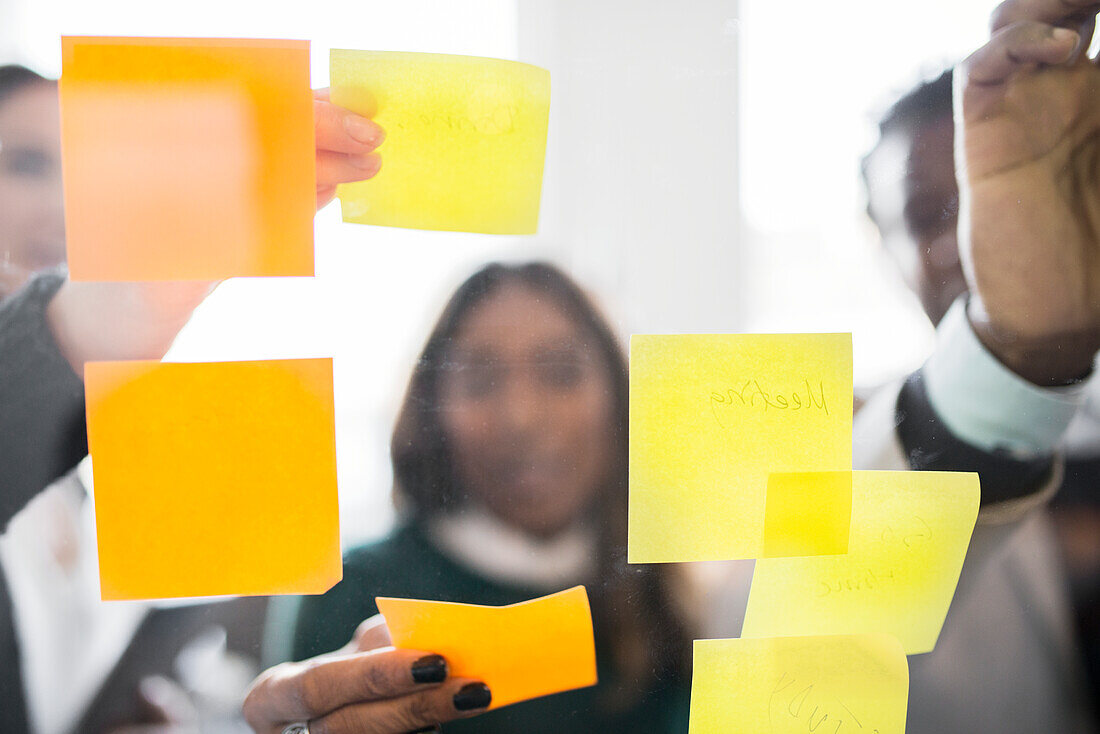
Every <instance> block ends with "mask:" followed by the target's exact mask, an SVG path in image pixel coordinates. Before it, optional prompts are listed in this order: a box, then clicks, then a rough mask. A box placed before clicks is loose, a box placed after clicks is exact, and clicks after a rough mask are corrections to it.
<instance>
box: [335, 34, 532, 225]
mask: <svg viewBox="0 0 1100 734" xmlns="http://www.w3.org/2000/svg"><path fill="white" fill-rule="evenodd" d="M330 82H331V98H332V101H333V102H334V103H335V104H338V105H340V106H342V107H346V108H348V109H350V110H353V111H355V112H358V113H360V114H363V115H368V116H370V117H372V118H373V119H374V121H375V122H377V123H378V124H379V125H381V126H382V127H383V128H384V129H385V131H386V142H385V143H384V144H383V146H382V148H381V150H380V152H381V154H382V160H383V163H382V170H381V171H380V172H379V173H378V175H377V176H375V177H374V178H373V179H371V180H369V181H362V182H359V183H350V184H343V185H341V186H339V187H337V192H336V193H337V196H338V197H339V198H340V205H341V209H342V211H343V216H344V221H345V222H356V223H359V224H379V225H385V226H389V227H409V228H414V229H438V230H452V231H460V232H483V233H487V234H534V233H535V231H536V230H537V229H538V218H539V198H540V195H541V191H542V169H543V162H544V160H545V158H546V131H547V125H548V122H549V114H550V72H548V71H546V70H545V69H541V68H539V67H537V66H531V65H529V64H521V63H517V62H515V61H505V60H502V59H486V58H478V57H474V56H449V55H445V54H422V53H397V52H386V51H348V50H341V49H333V50H332V53H331V57H330Z"/></svg>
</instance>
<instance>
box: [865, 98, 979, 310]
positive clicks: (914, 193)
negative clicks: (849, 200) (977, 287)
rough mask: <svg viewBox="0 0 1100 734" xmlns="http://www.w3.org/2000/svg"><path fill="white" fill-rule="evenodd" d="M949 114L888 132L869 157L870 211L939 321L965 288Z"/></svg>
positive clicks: (912, 285)
mask: <svg viewBox="0 0 1100 734" xmlns="http://www.w3.org/2000/svg"><path fill="white" fill-rule="evenodd" d="M953 145H954V125H953V123H952V120H951V118H950V117H944V118H942V119H940V120H937V121H934V122H931V123H929V124H927V125H924V126H923V127H920V128H917V129H916V130H899V131H895V132H892V133H890V134H889V135H887V136H886V137H885V138H883V139H882V141H881V142H880V143H879V145H878V147H877V148H876V149H875V151H874V153H873V154H872V155H871V158H870V160H869V161H868V168H867V180H868V195H869V197H870V204H871V215H872V217H873V218H874V220H875V223H876V224H877V225H878V228H879V232H880V233H881V234H882V240H883V243H884V244H885V245H886V248H887V250H888V251H889V252H890V254H891V255H892V256H893V257H894V259H895V260H896V261H897V262H898V264H899V265H900V266H901V270H902V275H903V276H904V277H905V281H906V283H908V284H909V287H910V288H911V289H912V290H913V292H914V293H916V294H917V296H918V297H919V298H920V301H921V305H922V306H923V307H924V312H925V313H926V314H928V318H929V319H931V320H932V323H934V324H938V323H939V322H940V319H942V318H943V315H944V314H945V313H946V312H947V309H948V308H949V307H950V306H951V304H952V303H953V302H954V300H955V298H957V297H958V296H959V295H960V294H961V293H964V292H965V291H966V280H965V279H964V277H963V272H962V266H961V265H960V263H959V241H958V234H957V229H958V223H959V189H958V184H956V182H955V160H954V149H953Z"/></svg>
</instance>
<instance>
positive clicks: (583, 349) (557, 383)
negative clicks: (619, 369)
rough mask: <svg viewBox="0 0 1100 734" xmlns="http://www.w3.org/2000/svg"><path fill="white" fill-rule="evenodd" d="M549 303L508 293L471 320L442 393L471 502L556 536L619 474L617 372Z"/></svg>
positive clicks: (523, 291) (518, 288)
mask: <svg viewBox="0 0 1100 734" xmlns="http://www.w3.org/2000/svg"><path fill="white" fill-rule="evenodd" d="M586 342H587V334H585V333H582V332H580V331H579V330H578V326H577V325H576V324H575V323H573V321H572V320H570V318H569V317H568V316H566V315H565V314H564V313H563V312H562V311H561V310H560V308H559V307H558V306H557V305H556V304H555V303H553V302H552V299H550V298H548V297H547V296H546V295H544V294H542V293H540V292H538V291H534V290H531V289H529V288H527V287H526V286H523V285H518V284H508V285H505V286H502V287H501V288H500V290H498V291H497V292H496V293H495V294H494V295H492V296H490V297H489V298H488V299H487V300H486V301H484V302H482V303H481V304H480V305H478V306H477V307H475V308H474V309H473V310H472V311H471V312H470V313H469V315H468V316H467V318H466V320H465V323H464V324H463V326H462V328H461V329H460V330H459V332H458V334H457V335H456V338H455V340H454V342H453V344H452V347H451V349H450V352H449V353H448V354H447V357H446V359H447V362H448V367H449V369H447V370H445V372H444V376H443V378H442V381H441V384H440V398H441V403H442V422H443V430H444V431H445V432H446V435H447V438H448V440H449V442H450V446H451V453H452V456H453V459H454V461H455V464H456V471H457V472H458V477H459V479H460V480H461V481H462V483H463V486H464V488H465V489H466V490H467V492H469V494H470V496H471V499H473V500H474V501H476V502H478V503H479V504H481V505H483V506H484V507H486V508H488V510H489V511H490V512H491V513H493V514H494V515H495V516H496V517H498V518H499V519H501V520H503V521H504V522H506V523H508V524H510V525H512V526H514V527H517V528H519V529H521V530H524V531H526V532H528V533H530V534H532V535H538V536H549V535H553V534H554V533H556V532H558V531H560V530H562V529H564V528H565V527H566V526H568V525H569V524H571V523H572V522H574V521H576V520H577V519H579V518H580V517H581V516H582V515H583V514H584V513H585V511H586V510H587V509H588V507H589V506H590V504H591V502H592V501H593V499H594V498H595V496H596V493H597V492H598V491H599V489H600V487H601V486H602V484H603V482H604V481H605V480H606V478H607V477H608V473H609V471H610V470H611V463H612V458H613V457H612V452H613V437H612V420H613V418H612V415H613V398H612V395H611V378H610V373H609V367H608V365H606V364H605V363H604V362H603V360H602V359H601V358H600V357H599V356H598V355H597V354H596V351H595V350H594V349H592V348H589V347H588V346H586Z"/></svg>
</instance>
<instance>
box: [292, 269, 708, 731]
mask: <svg viewBox="0 0 1100 734" xmlns="http://www.w3.org/2000/svg"><path fill="white" fill-rule="evenodd" d="M627 387H628V383H627V372H626V362H625V358H624V355H623V353H622V350H621V348H620V347H619V345H618V343H617V342H616V340H615V338H614V336H613V335H612V333H611V330H610V329H609V328H608V326H607V324H606V323H605V322H604V321H603V320H602V318H601V317H600V316H599V315H598V314H597V312H596V310H595V309H594V308H593V306H592V305H591V303H590V302H589V301H588V299H587V298H586V297H585V295H584V294H583V293H582V292H581V290H580V289H579V288H578V287H577V286H576V285H575V284H574V283H573V282H571V281H570V280H569V279H568V278H567V277H566V276H565V275H563V274H562V273H561V272H560V271H559V270H557V269H555V268H553V267H551V266H549V265H545V264H540V263H535V264H528V265H522V266H515V267H512V266H504V265H499V264H494V265H490V266H488V267H486V268H484V269H482V270H481V271H479V272H478V273H476V274H475V275H473V276H472V277H471V278H470V279H469V280H467V281H466V282H465V283H464V284H463V285H462V286H461V287H460V288H459V289H458V291H457V292H456V293H455V294H454V296H453V297H452V298H451V300H450V302H449V304H448V305H447V307H446V309H445V310H444V312H443V314H442V316H441V318H440V320H439V322H438V323H437V324H436V326H435V328H434V330H433V331H432V333H431V336H430V337H429V338H428V341H427V344H426V345H425V347H424V350H423V353H422V354H421V356H420V359H419V360H418V362H417V364H416V368H415V370H414V372H413V375H412V379H411V381H410V384H409V388H408V391H407V394H406V396H405V400H404V404H403V406H402V408H401V411H400V414H399V417H398V420H397V426H396V428H395V430H394V434H393V442H392V446H391V454H392V460H393V469H394V496H395V501H396V503H397V506H398V510H399V513H400V515H401V517H402V522H401V523H400V525H399V527H398V528H397V529H396V530H395V531H394V532H393V533H391V534H390V535H389V536H388V537H387V538H385V539H384V540H382V541H381V542H378V543H375V544H371V545H366V546H361V547H359V548H356V549H353V550H352V551H351V552H350V553H349V554H348V556H347V558H346V559H345V565H344V579H343V581H342V582H341V583H340V584H338V585H337V586H336V587H335V588H333V589H332V590H331V591H329V592H328V593H327V594H325V595H323V596H319V597H306V598H303V599H302V600H301V602H300V607H299V608H298V610H297V616H296V623H295V625H294V641H293V657H294V659H301V658H304V657H308V656H311V655H316V654H319V653H323V652H327V651H331V650H334V649H336V648H338V647H339V646H340V645H342V644H343V643H344V642H346V641H347V639H348V638H349V637H350V636H351V634H352V633H353V632H354V631H355V629H356V627H357V625H358V624H359V623H360V622H361V621H362V620H363V619H365V618H367V617H370V616H371V615H373V614H375V613H376V612H377V609H376V607H375V604H374V597H375V596H397V597H413V598H422V599H438V600H445V601H455V602H466V603H475V604H487V605H494V606H495V605H504V604H512V603H515V602H520V601H524V600H527V599H530V598H533V597H537V596H541V595H544V594H547V593H551V592H555V591H560V590H562V589H564V588H567V587H569V586H572V585H575V584H584V585H586V586H587V588H588V591H589V595H590V598H591V602H592V609H593V623H594V626H595V632H596V647H597V660H598V661H599V680H600V683H599V684H598V685H597V686H595V687H593V688H589V689H582V690H578V691H571V692H568V693H563V694H558V695H555V696H550V697H546V698H542V699H539V700H536V701H530V702H525V703H521V704H517V705H515V706H510V707H507V708H504V709H501V710H497V711H493V712H490V713H488V714H486V715H484V716H479V717H477V718H475V719H473V720H469V721H458V722H455V723H453V724H452V723H449V724H447V731H449V732H450V731H453V732H457V733H461V732H474V731H476V732H482V733H484V734H494V733H496V732H562V731H569V732H601V733H602V734H611V733H613V732H635V731H647V732H663V731H669V732H672V731H676V732H679V731H683V730H684V728H685V726H686V723H687V710H688V686H689V674H688V671H689V664H690V651H691V646H690V644H689V642H690V636H689V634H688V631H687V629H686V627H687V625H686V623H685V619H684V615H683V613H682V610H679V609H677V607H676V604H675V603H674V589H673V588H672V586H673V583H674V579H673V577H672V574H673V573H674V568H675V567H673V566H652V567H647V566H636V565H631V566H628V565H627V563H626V520H627Z"/></svg>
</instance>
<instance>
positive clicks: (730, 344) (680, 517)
mask: <svg viewBox="0 0 1100 734" xmlns="http://www.w3.org/2000/svg"><path fill="white" fill-rule="evenodd" d="M851 468H852V338H851V335H850V334H676V335H666V336H658V335H635V336H634V337H633V338H632V339H631V340H630V529H629V544H628V555H629V560H630V562H631V563H662V562H673V561H707V560H724V559H733V558H758V557H760V556H761V555H762V553H763V551H764V525H765V521H764V518H765V496H766V490H767V484H768V477H769V475H771V474H773V473H779V472H803V471H847V470H850V469H851Z"/></svg>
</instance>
